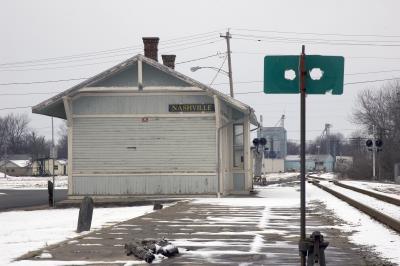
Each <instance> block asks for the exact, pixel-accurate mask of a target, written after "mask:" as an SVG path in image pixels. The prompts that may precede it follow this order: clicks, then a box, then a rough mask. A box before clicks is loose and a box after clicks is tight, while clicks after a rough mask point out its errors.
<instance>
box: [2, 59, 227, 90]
mask: <svg viewBox="0 0 400 266" xmlns="http://www.w3.org/2000/svg"><path fill="white" fill-rule="evenodd" d="M219 55H221V53H219V52H218V53H216V54H212V55H208V56H204V57H199V58H194V59H190V60H187V61H182V62H178V63H176V64H177V65H178V64H185V63H189V62H195V61H200V60H204V59H207V58H211V57H215V56H219ZM83 79H88V77H84V78H70V79H59V80H46V81H27V82H9V83H0V86H7V85H30V84H42V83H56V82H65V81H74V80H83Z"/></svg>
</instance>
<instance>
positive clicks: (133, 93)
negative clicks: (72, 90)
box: [74, 88, 210, 99]
mask: <svg viewBox="0 0 400 266" xmlns="http://www.w3.org/2000/svg"><path fill="white" fill-rule="evenodd" d="M159 95H161V96H165V95H168V96H169V95H173V96H187V95H189V96H210V95H208V94H207V93H205V92H201V91H185V90H176V91H164V92H162V91H159V92H142V91H136V88H135V91H109V92H106V91H100V92H81V93H79V94H77V95H75V96H74V99H75V98H79V97H81V96H100V97H112V96H134V97H140V96H159Z"/></svg>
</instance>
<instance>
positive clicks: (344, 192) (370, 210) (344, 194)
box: [308, 177, 400, 233]
mask: <svg viewBox="0 0 400 266" xmlns="http://www.w3.org/2000/svg"><path fill="white" fill-rule="evenodd" d="M308 179H309V182H310V183H312V184H313V185H315V186H317V187H319V188H321V189H323V190H324V191H326V192H328V193H330V194H332V195H334V196H335V197H337V198H339V199H341V200H343V201H345V202H346V203H348V204H349V205H351V206H353V207H355V208H357V209H359V210H360V211H362V212H364V213H365V214H367V215H369V216H370V217H372V218H373V219H375V220H377V221H379V222H381V223H383V224H385V225H387V226H389V227H390V228H392V229H393V230H395V231H396V232H398V233H400V220H399V217H393V215H392V214H390V213H384V212H382V211H380V210H378V209H377V208H376V207H373V206H370V204H368V205H367V204H366V203H365V202H362V201H361V200H360V198H361V199H362V198H364V199H371V201H374V202H375V201H376V202H378V203H379V202H382V204H383V205H386V206H388V207H389V208H391V209H396V208H397V207H399V212H400V200H399V199H396V198H392V197H389V196H386V195H382V194H379V193H374V192H372V191H368V190H364V189H360V188H357V187H353V186H349V185H346V184H343V183H340V182H338V181H331V180H329V181H331V184H329V185H325V184H322V183H321V182H320V179H319V180H316V179H314V178H313V177H308ZM324 181H327V180H324ZM332 183H333V185H332ZM357 198H359V199H358V200H357ZM372 205H373V204H372Z"/></svg>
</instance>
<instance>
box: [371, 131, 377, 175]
mask: <svg viewBox="0 0 400 266" xmlns="http://www.w3.org/2000/svg"><path fill="white" fill-rule="evenodd" d="M372 138H373V146H372V179H373V180H376V145H375V142H376V127H375V125H373V126H372Z"/></svg>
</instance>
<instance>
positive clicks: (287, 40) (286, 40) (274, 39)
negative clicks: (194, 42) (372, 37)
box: [232, 35, 400, 47]
mask: <svg viewBox="0 0 400 266" xmlns="http://www.w3.org/2000/svg"><path fill="white" fill-rule="evenodd" d="M233 36H235V35H233ZM232 39H236V40H246V41H256V42H264V41H268V42H279V43H294V44H297V43H299V42H303V43H312V44H326V45H344V46H346V45H347V46H373V47H400V44H379V43H351V42H335V41H334V40H326V41H318V40H307V39H294V38H278V37H272V36H270V37H268V36H265V37H263V38H250V37H249V38H239V37H232Z"/></svg>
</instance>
